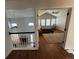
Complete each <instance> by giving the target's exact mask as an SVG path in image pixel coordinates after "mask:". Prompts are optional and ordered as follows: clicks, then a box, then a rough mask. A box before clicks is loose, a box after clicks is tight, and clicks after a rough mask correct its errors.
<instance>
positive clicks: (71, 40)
mask: <svg viewBox="0 0 79 59" xmlns="http://www.w3.org/2000/svg"><path fill="white" fill-rule="evenodd" d="M65 49H74V11H73V9H72V14H71V19H70V24H69V29H68V34H67V39H66V45H65Z"/></svg>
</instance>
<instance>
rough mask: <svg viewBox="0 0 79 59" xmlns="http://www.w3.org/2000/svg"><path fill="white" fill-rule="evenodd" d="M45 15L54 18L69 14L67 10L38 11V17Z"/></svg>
mask: <svg viewBox="0 0 79 59" xmlns="http://www.w3.org/2000/svg"><path fill="white" fill-rule="evenodd" d="M45 13H47V14H50V15H54V16H60V15H61V14H62V15H64V13H67V9H48V10H44V9H43V10H38V16H41V15H43V14H45Z"/></svg>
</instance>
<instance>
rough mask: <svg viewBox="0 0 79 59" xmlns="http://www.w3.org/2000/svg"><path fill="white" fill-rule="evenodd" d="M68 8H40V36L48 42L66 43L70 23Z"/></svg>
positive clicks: (38, 16) (38, 13)
mask: <svg viewBox="0 0 79 59" xmlns="http://www.w3.org/2000/svg"><path fill="white" fill-rule="evenodd" d="M68 14H69V13H68V9H66V8H65V9H39V10H38V11H37V19H38V32H39V38H40V37H41V38H43V40H44V41H45V42H46V43H48V44H60V45H62V46H63V45H64V43H65V36H66V32H67V28H66V27H68V25H67V24H69V20H67V16H68Z"/></svg>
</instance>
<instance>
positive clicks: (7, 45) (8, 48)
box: [5, 18, 13, 57]
mask: <svg viewBox="0 0 79 59" xmlns="http://www.w3.org/2000/svg"><path fill="white" fill-rule="evenodd" d="M7 21H8V20H7V18H6V19H5V57H7V56H8V54H9V53H10V52H11V51H12V49H13V47H12V42H11V40H10V36H9V30H8V22H7Z"/></svg>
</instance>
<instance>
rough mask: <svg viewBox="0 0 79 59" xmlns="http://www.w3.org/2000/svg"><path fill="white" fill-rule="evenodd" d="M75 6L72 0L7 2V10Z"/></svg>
mask: <svg viewBox="0 0 79 59" xmlns="http://www.w3.org/2000/svg"><path fill="white" fill-rule="evenodd" d="M72 6H73V1H72V0H6V1H5V7H6V9H26V8H68V7H72Z"/></svg>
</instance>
